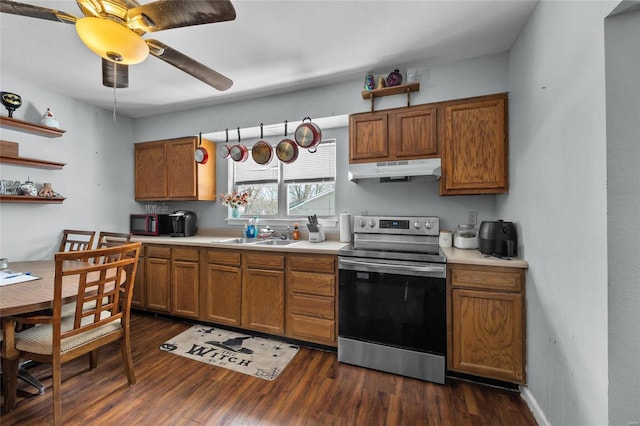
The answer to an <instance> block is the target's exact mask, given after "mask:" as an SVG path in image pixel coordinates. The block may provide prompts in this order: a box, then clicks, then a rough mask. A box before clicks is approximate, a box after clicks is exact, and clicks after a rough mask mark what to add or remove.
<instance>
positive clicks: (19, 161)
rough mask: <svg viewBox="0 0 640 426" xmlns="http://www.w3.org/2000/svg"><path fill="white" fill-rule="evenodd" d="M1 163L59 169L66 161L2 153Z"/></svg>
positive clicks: (0, 156)
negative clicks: (59, 161) (11, 155)
mask: <svg viewBox="0 0 640 426" xmlns="http://www.w3.org/2000/svg"><path fill="white" fill-rule="evenodd" d="M0 164H13V165H14V166H25V167H37V168H40V169H49V170H59V169H62V168H63V167H64V166H65V163H58V162H55V161H47V160H36V159H35V158H26V157H7V156H5V155H0Z"/></svg>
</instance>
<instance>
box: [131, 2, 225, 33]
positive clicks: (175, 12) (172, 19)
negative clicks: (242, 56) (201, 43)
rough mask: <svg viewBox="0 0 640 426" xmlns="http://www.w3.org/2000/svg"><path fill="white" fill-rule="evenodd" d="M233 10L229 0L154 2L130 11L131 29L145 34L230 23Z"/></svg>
mask: <svg viewBox="0 0 640 426" xmlns="http://www.w3.org/2000/svg"><path fill="white" fill-rule="evenodd" d="M234 19H236V9H235V8H234V7H233V5H232V4H231V1H230V0H198V1H184V0H157V1H154V2H152V3H147V4H144V5H142V6H140V7H135V8H133V9H129V12H128V13H127V20H128V21H129V22H130V26H131V27H132V28H135V29H141V30H144V31H145V32H154V31H161V30H167V29H170V28H180V27H189V26H192V25H201V24H212V23H214V22H224V21H233V20H234Z"/></svg>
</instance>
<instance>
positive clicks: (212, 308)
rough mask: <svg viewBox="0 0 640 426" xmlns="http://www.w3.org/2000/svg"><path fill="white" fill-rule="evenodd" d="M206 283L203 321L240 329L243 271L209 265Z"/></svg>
mask: <svg viewBox="0 0 640 426" xmlns="http://www.w3.org/2000/svg"><path fill="white" fill-rule="evenodd" d="M206 276H207V281H206V283H204V285H205V288H204V291H203V293H204V303H203V310H204V312H203V319H204V320H205V321H211V322H215V323H219V324H227V325H233V326H236V327H239V326H240V325H241V317H240V313H241V306H242V269H241V268H240V267H238V266H225V265H215V264H211V263H209V264H207V275H206Z"/></svg>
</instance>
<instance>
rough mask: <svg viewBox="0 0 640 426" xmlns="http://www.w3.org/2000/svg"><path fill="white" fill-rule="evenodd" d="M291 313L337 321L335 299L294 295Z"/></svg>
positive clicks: (291, 301)
mask: <svg viewBox="0 0 640 426" xmlns="http://www.w3.org/2000/svg"><path fill="white" fill-rule="evenodd" d="M290 303H291V313H292V314H299V315H309V316H313V317H319V318H325V319H330V320H333V319H335V302H334V299H333V298H329V297H317V296H305V295H302V294H292V295H291V299H290Z"/></svg>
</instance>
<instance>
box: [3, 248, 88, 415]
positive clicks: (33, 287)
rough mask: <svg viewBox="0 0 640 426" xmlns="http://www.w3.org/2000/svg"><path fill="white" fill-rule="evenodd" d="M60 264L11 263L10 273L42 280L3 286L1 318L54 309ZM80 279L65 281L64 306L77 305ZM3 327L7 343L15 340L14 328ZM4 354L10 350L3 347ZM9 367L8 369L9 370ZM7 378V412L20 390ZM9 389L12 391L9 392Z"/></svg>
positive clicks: (80, 263)
mask: <svg viewBox="0 0 640 426" xmlns="http://www.w3.org/2000/svg"><path fill="white" fill-rule="evenodd" d="M83 265H89V264H88V263H86V262H80V261H65V267H66V266H69V267H74V266H75V267H78V266H83ZM55 268H56V263H55V261H53V260H41V261H28V262H11V263H9V270H11V271H14V272H16V273H18V272H22V273H25V274H26V273H29V274H30V275H32V276H36V277H38V279H36V280H31V281H24V282H21V283H16V284H8V285H3V286H0V319H1V318H4V317H7V316H11V315H19V314H28V313H30V312H36V311H40V310H42V309H47V308H52V307H53V287H54V281H55V275H56V270H55ZM77 293H78V279H77V276H76V277H68V279H66V278H63V281H62V298H63V303H71V302H74V301H75V300H76V299H77V297H78V295H77ZM10 324H11V326H9V327H3V329H2V334H3V341H4V342H8V341H13V333H14V327H13V322H11V323H10ZM2 350H3V351H5V350H6V348H4V347H3V348H2ZM3 364H4V363H3ZM5 368H7V367H5ZM6 373H7V374H14V373H15V374H17V371H16V372H9V371H6ZM6 380H7V378H6V377H4V376H3V378H2V381H3V388H6V389H3V393H5V392H6V394H5V395H4V398H5V400H4V405H3V409H4V410H9V409H11V408H13V407H14V406H15V403H16V389H15V388H14V387H13V386H12V385H8V384H7V381H6ZM9 387H10V388H11V389H9Z"/></svg>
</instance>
